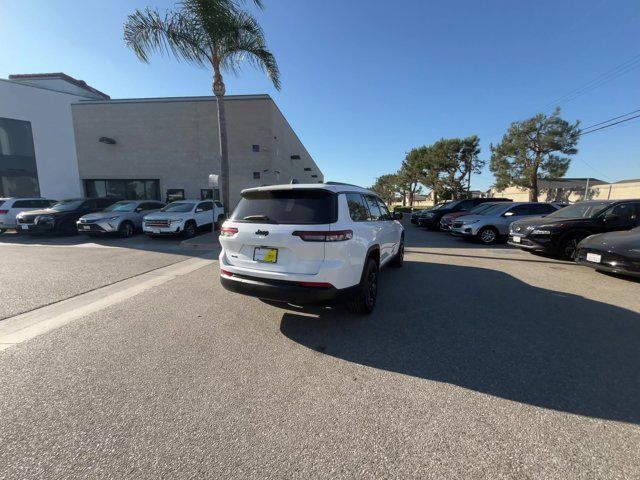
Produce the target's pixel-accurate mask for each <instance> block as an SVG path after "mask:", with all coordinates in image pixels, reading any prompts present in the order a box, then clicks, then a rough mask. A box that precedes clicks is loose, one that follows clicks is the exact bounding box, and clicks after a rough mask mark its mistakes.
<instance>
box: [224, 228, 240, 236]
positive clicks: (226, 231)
mask: <svg viewBox="0 0 640 480" xmlns="http://www.w3.org/2000/svg"><path fill="white" fill-rule="evenodd" d="M236 233H238V229H237V228H235V227H222V228H221V229H220V236H221V237H233V236H234V235H235V234H236Z"/></svg>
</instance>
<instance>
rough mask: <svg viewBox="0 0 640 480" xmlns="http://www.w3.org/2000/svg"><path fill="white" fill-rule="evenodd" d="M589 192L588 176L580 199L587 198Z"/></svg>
mask: <svg viewBox="0 0 640 480" xmlns="http://www.w3.org/2000/svg"><path fill="white" fill-rule="evenodd" d="M588 193H589V178H587V184H586V185H585V186H584V198H583V199H582V200H588Z"/></svg>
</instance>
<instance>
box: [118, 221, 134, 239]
mask: <svg viewBox="0 0 640 480" xmlns="http://www.w3.org/2000/svg"><path fill="white" fill-rule="evenodd" d="M134 232H135V228H134V226H133V223H131V222H129V221H124V222H122V223H121V224H120V227H118V235H120V236H121V237H122V238H129V237H131V236H133V234H134Z"/></svg>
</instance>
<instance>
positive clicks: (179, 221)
mask: <svg viewBox="0 0 640 480" xmlns="http://www.w3.org/2000/svg"><path fill="white" fill-rule="evenodd" d="M169 223H170V224H172V225H173V224H174V223H182V218H176V219H174V220H169Z"/></svg>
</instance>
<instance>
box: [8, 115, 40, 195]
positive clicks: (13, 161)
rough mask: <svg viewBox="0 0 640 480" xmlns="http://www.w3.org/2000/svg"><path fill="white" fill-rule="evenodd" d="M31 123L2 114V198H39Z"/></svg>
mask: <svg viewBox="0 0 640 480" xmlns="http://www.w3.org/2000/svg"><path fill="white" fill-rule="evenodd" d="M39 196H40V188H39V186H38V169H37V166H36V155H35V151H34V147H33V135H32V133H31V122H26V121H23V120H14V119H12V118H3V117H0V197H39Z"/></svg>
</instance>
